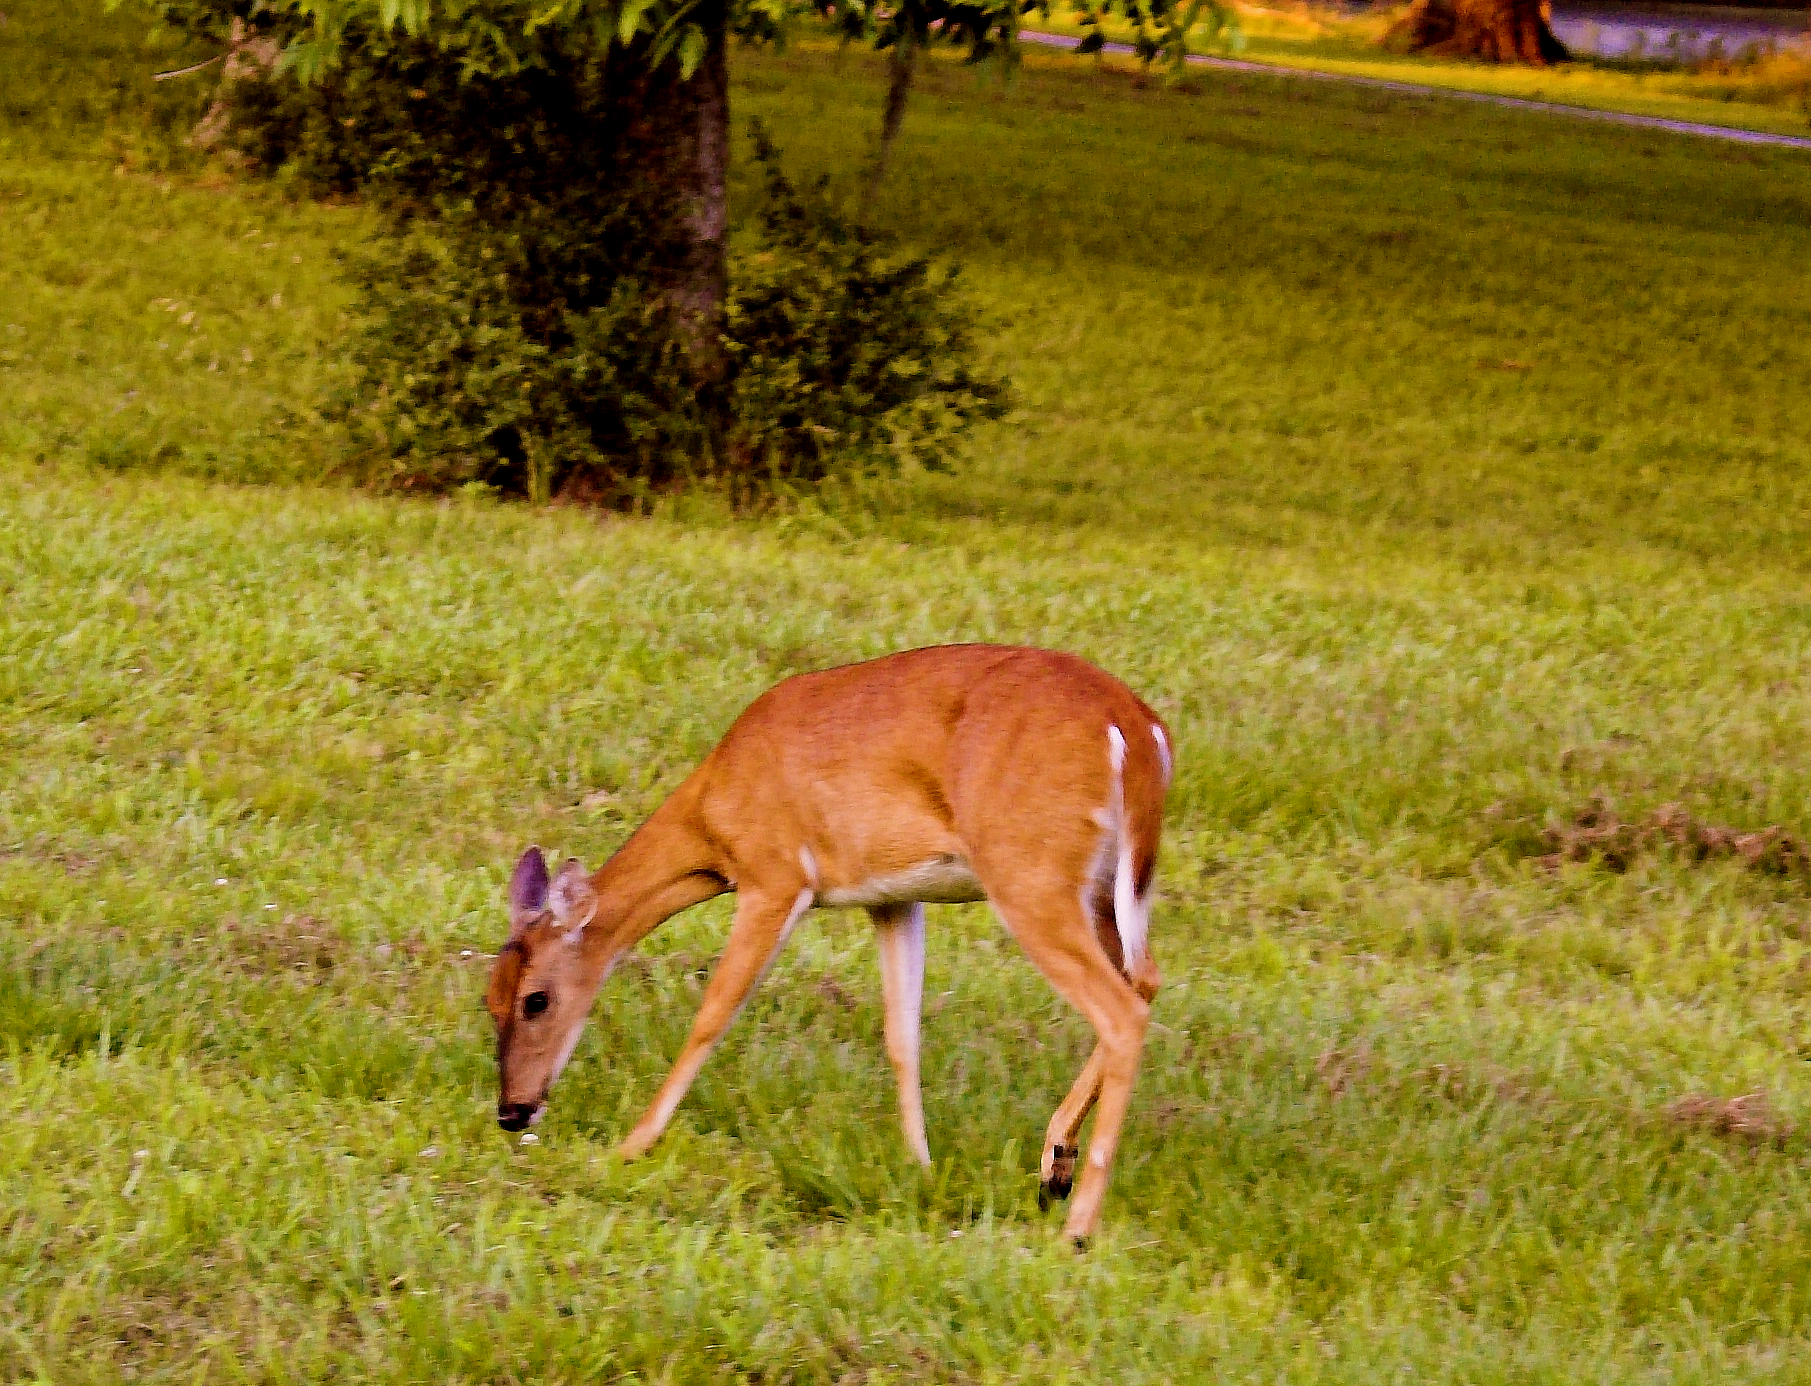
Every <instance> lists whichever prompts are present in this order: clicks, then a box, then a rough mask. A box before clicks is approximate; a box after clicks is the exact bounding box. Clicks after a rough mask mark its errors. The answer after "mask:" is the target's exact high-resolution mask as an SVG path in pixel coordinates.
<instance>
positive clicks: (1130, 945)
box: [1107, 726, 1151, 972]
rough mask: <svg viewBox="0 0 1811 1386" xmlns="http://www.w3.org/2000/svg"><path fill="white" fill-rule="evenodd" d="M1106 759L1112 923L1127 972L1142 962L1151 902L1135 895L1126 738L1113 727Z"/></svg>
mask: <svg viewBox="0 0 1811 1386" xmlns="http://www.w3.org/2000/svg"><path fill="white" fill-rule="evenodd" d="M1107 759H1108V761H1109V762H1110V763H1111V764H1112V766H1113V797H1112V798H1111V799H1110V800H1109V801H1108V803H1107V831H1108V832H1109V833H1110V834H1111V835H1112V837H1111V841H1112V844H1113V923H1114V925H1115V926H1116V927H1117V928H1118V930H1119V951H1120V954H1121V956H1122V957H1123V958H1124V959H1125V967H1126V971H1127V972H1130V971H1131V970H1132V969H1133V968H1134V967H1135V966H1137V965H1138V963H1140V962H1141V961H1143V959H1144V954H1145V940H1146V939H1147V938H1148V937H1149V936H1150V932H1151V902H1150V899H1149V898H1148V897H1147V898H1144V899H1140V898H1139V895H1138V875H1137V868H1136V867H1135V866H1134V864H1133V861H1132V825H1131V824H1130V823H1129V822H1128V821H1127V820H1126V785H1125V780H1126V738H1125V733H1123V732H1121V731H1120V729H1119V728H1118V727H1116V726H1109V727H1108V728H1107Z"/></svg>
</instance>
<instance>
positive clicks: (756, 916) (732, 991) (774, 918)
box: [617, 889, 812, 1160]
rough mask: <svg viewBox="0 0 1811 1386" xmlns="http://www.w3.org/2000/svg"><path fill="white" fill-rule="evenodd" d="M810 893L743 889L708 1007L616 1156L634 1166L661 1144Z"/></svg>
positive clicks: (710, 987)
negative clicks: (712, 1054)
mask: <svg viewBox="0 0 1811 1386" xmlns="http://www.w3.org/2000/svg"><path fill="white" fill-rule="evenodd" d="M811 898H812V892H811V891H810V890H809V889H801V890H799V892H798V893H797V894H796V895H794V896H790V897H788V896H784V895H773V894H764V893H759V892H756V891H753V890H749V889H744V890H742V891H741V892H740V894H739V895H738V896H737V900H736V918H735V921H734V922H733V923H732V924H731V925H730V929H729V941H728V942H727V943H725V944H724V945H723V956H722V957H720V958H718V959H717V966H716V969H715V970H714V971H713V972H712V973H711V980H710V982H709V983H708V984H707V985H706V986H705V988H704V1003H703V1004H702V1005H700V1006H699V1007H698V1017H697V1019H696V1020H694V1021H693V1022H692V1033H691V1034H690V1035H689V1036H688V1037H687V1038H686V1042H685V1048H684V1049H683V1050H681V1051H680V1054H679V1058H678V1061H677V1062H675V1063H674V1065H673V1071H672V1072H671V1073H669V1074H668V1075H667V1080H666V1082H664V1083H662V1084H661V1086H660V1095H659V1096H658V1097H656V1098H655V1099H654V1105H653V1106H651V1107H649V1108H648V1112H647V1115H646V1116H644V1117H642V1119H641V1120H640V1121H639V1122H637V1123H636V1126H635V1129H634V1130H633V1131H631V1132H630V1133H629V1135H628V1138H627V1139H626V1140H624V1141H623V1143H622V1144H621V1145H620V1146H618V1147H617V1153H618V1154H619V1155H621V1156H622V1157H623V1158H624V1159H628V1160H632V1159H635V1158H636V1157H637V1156H639V1155H642V1154H645V1153H646V1152H647V1149H648V1147H649V1146H651V1145H653V1144H654V1142H655V1141H657V1140H659V1139H660V1133H661V1132H662V1131H665V1130H666V1129H667V1123H668V1122H669V1121H671V1120H672V1119H673V1112H674V1109H675V1108H677V1107H678V1106H679V1103H680V1100H681V1099H682V1098H684V1096H685V1094H686V1089H687V1088H689V1087H691V1086H692V1080H693V1079H694V1078H696V1077H697V1076H698V1070H699V1069H701V1068H703V1067H704V1061H705V1060H706V1059H708V1058H710V1056H711V1051H712V1050H713V1049H715V1048H716V1047H717V1043H718V1041H719V1040H721V1039H722V1038H723V1036H724V1034H725V1033H726V1032H727V1031H728V1029H729V1027H730V1024H731V1022H733V1021H734V1020H735V1018H736V1015H737V1013H738V1012H739V1011H740V1010H741V1009H742V1007H743V1004H744V1003H745V1002H747V1000H748V998H749V994H750V993H751V992H753V991H754V989H755V987H756V986H758V985H759V984H760V981H761V977H762V974H763V973H765V972H766V971H767V968H768V966H769V964H771V963H772V962H773V960H774V956H775V955H776V954H777V953H778V952H779V951H780V947H781V945H783V944H784V943H785V942H786V936H787V935H788V934H789V933H791V932H792V926H793V925H794V924H797V923H798V922H799V916H800V915H802V914H804V913H805V911H806V910H808V909H809V908H811Z"/></svg>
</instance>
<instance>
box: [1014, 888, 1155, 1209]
mask: <svg viewBox="0 0 1811 1386" xmlns="http://www.w3.org/2000/svg"><path fill="white" fill-rule="evenodd" d="M1094 936H1095V937H1096V938H1097V939H1099V940H1100V945H1101V950H1102V951H1103V952H1105V953H1106V955H1107V957H1108V959H1109V960H1110V961H1111V962H1112V963H1113V966H1114V967H1115V968H1117V969H1118V970H1119V971H1120V972H1121V973H1122V974H1123V973H1124V972H1125V964H1124V962H1123V961H1122V951H1121V948H1120V945H1119V934H1118V928H1117V926H1116V925H1115V924H1114V922H1113V906H1112V902H1111V901H1110V900H1109V901H1105V902H1099V903H1097V904H1096V905H1095V907H1094ZM1126 980H1127V981H1129V982H1130V983H1131V984H1132V989H1133V990H1134V991H1136V992H1137V993H1138V994H1139V995H1140V996H1142V997H1143V998H1144V999H1145V1000H1146V1001H1149V1000H1150V999H1151V998H1152V997H1154V996H1155V995H1156V994H1157V988H1158V987H1159V986H1160V985H1162V982H1163V978H1162V975H1161V974H1160V973H1159V972H1158V971H1157V964H1156V963H1155V962H1154V961H1153V960H1152V958H1151V954H1150V951H1149V947H1148V945H1147V948H1146V950H1145V951H1144V952H1143V953H1141V954H1140V955H1139V959H1138V965H1137V966H1136V967H1134V968H1133V970H1132V973H1131V975H1130V976H1128V977H1127V978H1126ZM1103 1058H1104V1055H1103V1054H1102V1053H1101V1048H1100V1046H1099V1045H1098V1044H1097V1045H1095V1046H1094V1052H1093V1053H1092V1054H1090V1055H1089V1056H1088V1062H1087V1063H1086V1064H1085V1065H1084V1066H1083V1067H1082V1071H1081V1073H1080V1075H1079V1076H1078V1077H1077V1078H1076V1080H1075V1084H1074V1086H1073V1087H1071V1088H1070V1089H1069V1095H1068V1096H1067V1097H1065V1098H1064V1099H1063V1102H1062V1105H1061V1106H1060V1107H1058V1108H1057V1109H1056V1111H1055V1113H1054V1114H1053V1115H1052V1116H1051V1118H1050V1125H1049V1126H1048V1127H1047V1128H1046V1129H1045V1131H1044V1155H1043V1159H1042V1160H1041V1161H1040V1164H1039V1181H1038V1206H1039V1207H1047V1206H1048V1204H1049V1200H1051V1199H1053V1198H1067V1197H1069V1189H1070V1186H1071V1185H1072V1184H1073V1183H1074V1181H1075V1160H1076V1157H1077V1156H1078V1155H1080V1154H1081V1146H1080V1140H1081V1130H1082V1123H1083V1122H1084V1121H1086V1120H1087V1119H1088V1113H1089V1112H1091V1111H1093V1110H1094V1103H1095V1101H1096V1099H1098V1098H1099V1097H1100V1072H1101V1061H1102V1059H1103Z"/></svg>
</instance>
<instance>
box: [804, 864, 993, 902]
mask: <svg viewBox="0 0 1811 1386" xmlns="http://www.w3.org/2000/svg"><path fill="white" fill-rule="evenodd" d="M986 898H987V892H986V891H984V890H982V889H981V882H979V881H977V880H976V879H975V873H974V870H973V869H972V868H971V867H970V866H969V864H968V862H967V861H966V860H965V859H964V858H962V857H959V856H957V855H956V854H955V853H953V852H944V853H941V854H939V855H937V856H934V857H932V858H931V859H930V860H929V861H921V862H919V863H918V864H917V865H916V866H908V867H907V868H906V869H905V870H904V871H895V872H893V873H891V874H890V875H886V876H870V877H869V878H868V879H867V880H865V881H857V882H856V883H855V884H853V885H848V886H831V887H829V888H827V889H823V890H820V891H818V893H817V900H816V901H815V902H814V903H815V904H816V906H817V907H818V908H820V909H842V908H846V907H850V906H855V907H861V908H867V909H872V908H873V907H874V906H876V905H909V904H914V903H922V904H926V905H966V904H969V903H971V902H973V901H976V900H985V899H986Z"/></svg>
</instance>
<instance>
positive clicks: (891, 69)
mask: <svg viewBox="0 0 1811 1386" xmlns="http://www.w3.org/2000/svg"><path fill="white" fill-rule="evenodd" d="M917 57H918V35H917V34H915V33H914V32H913V31H912V26H911V25H910V24H909V23H902V24H901V25H900V26H899V34H898V37H897V38H895V39H894V40H893V45H892V47H890V48H889V49H888V50H887V107H886V112H885V114H883V115H882V116H881V119H880V147H879V148H878V149H876V150H875V151H874V162H873V164H872V165H870V166H869V168H868V181H867V186H866V187H865V188H864V189H863V190H862V213H863V215H864V216H865V215H866V214H867V210H868V208H869V207H870V206H871V205H872V204H873V202H874V197H875V195H876V194H877V193H878V192H879V191H880V184H881V180H882V179H884V178H885V177H886V176H887V159H888V158H889V157H890V156H891V155H892V153H893V141H894V140H895V139H897V138H898V137H899V127H900V126H901V125H903V124H904V123H905V111H906V98H907V97H908V96H909V95H910V94H911V91H912V70H913V67H914V66H915V65H916V60H917Z"/></svg>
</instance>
